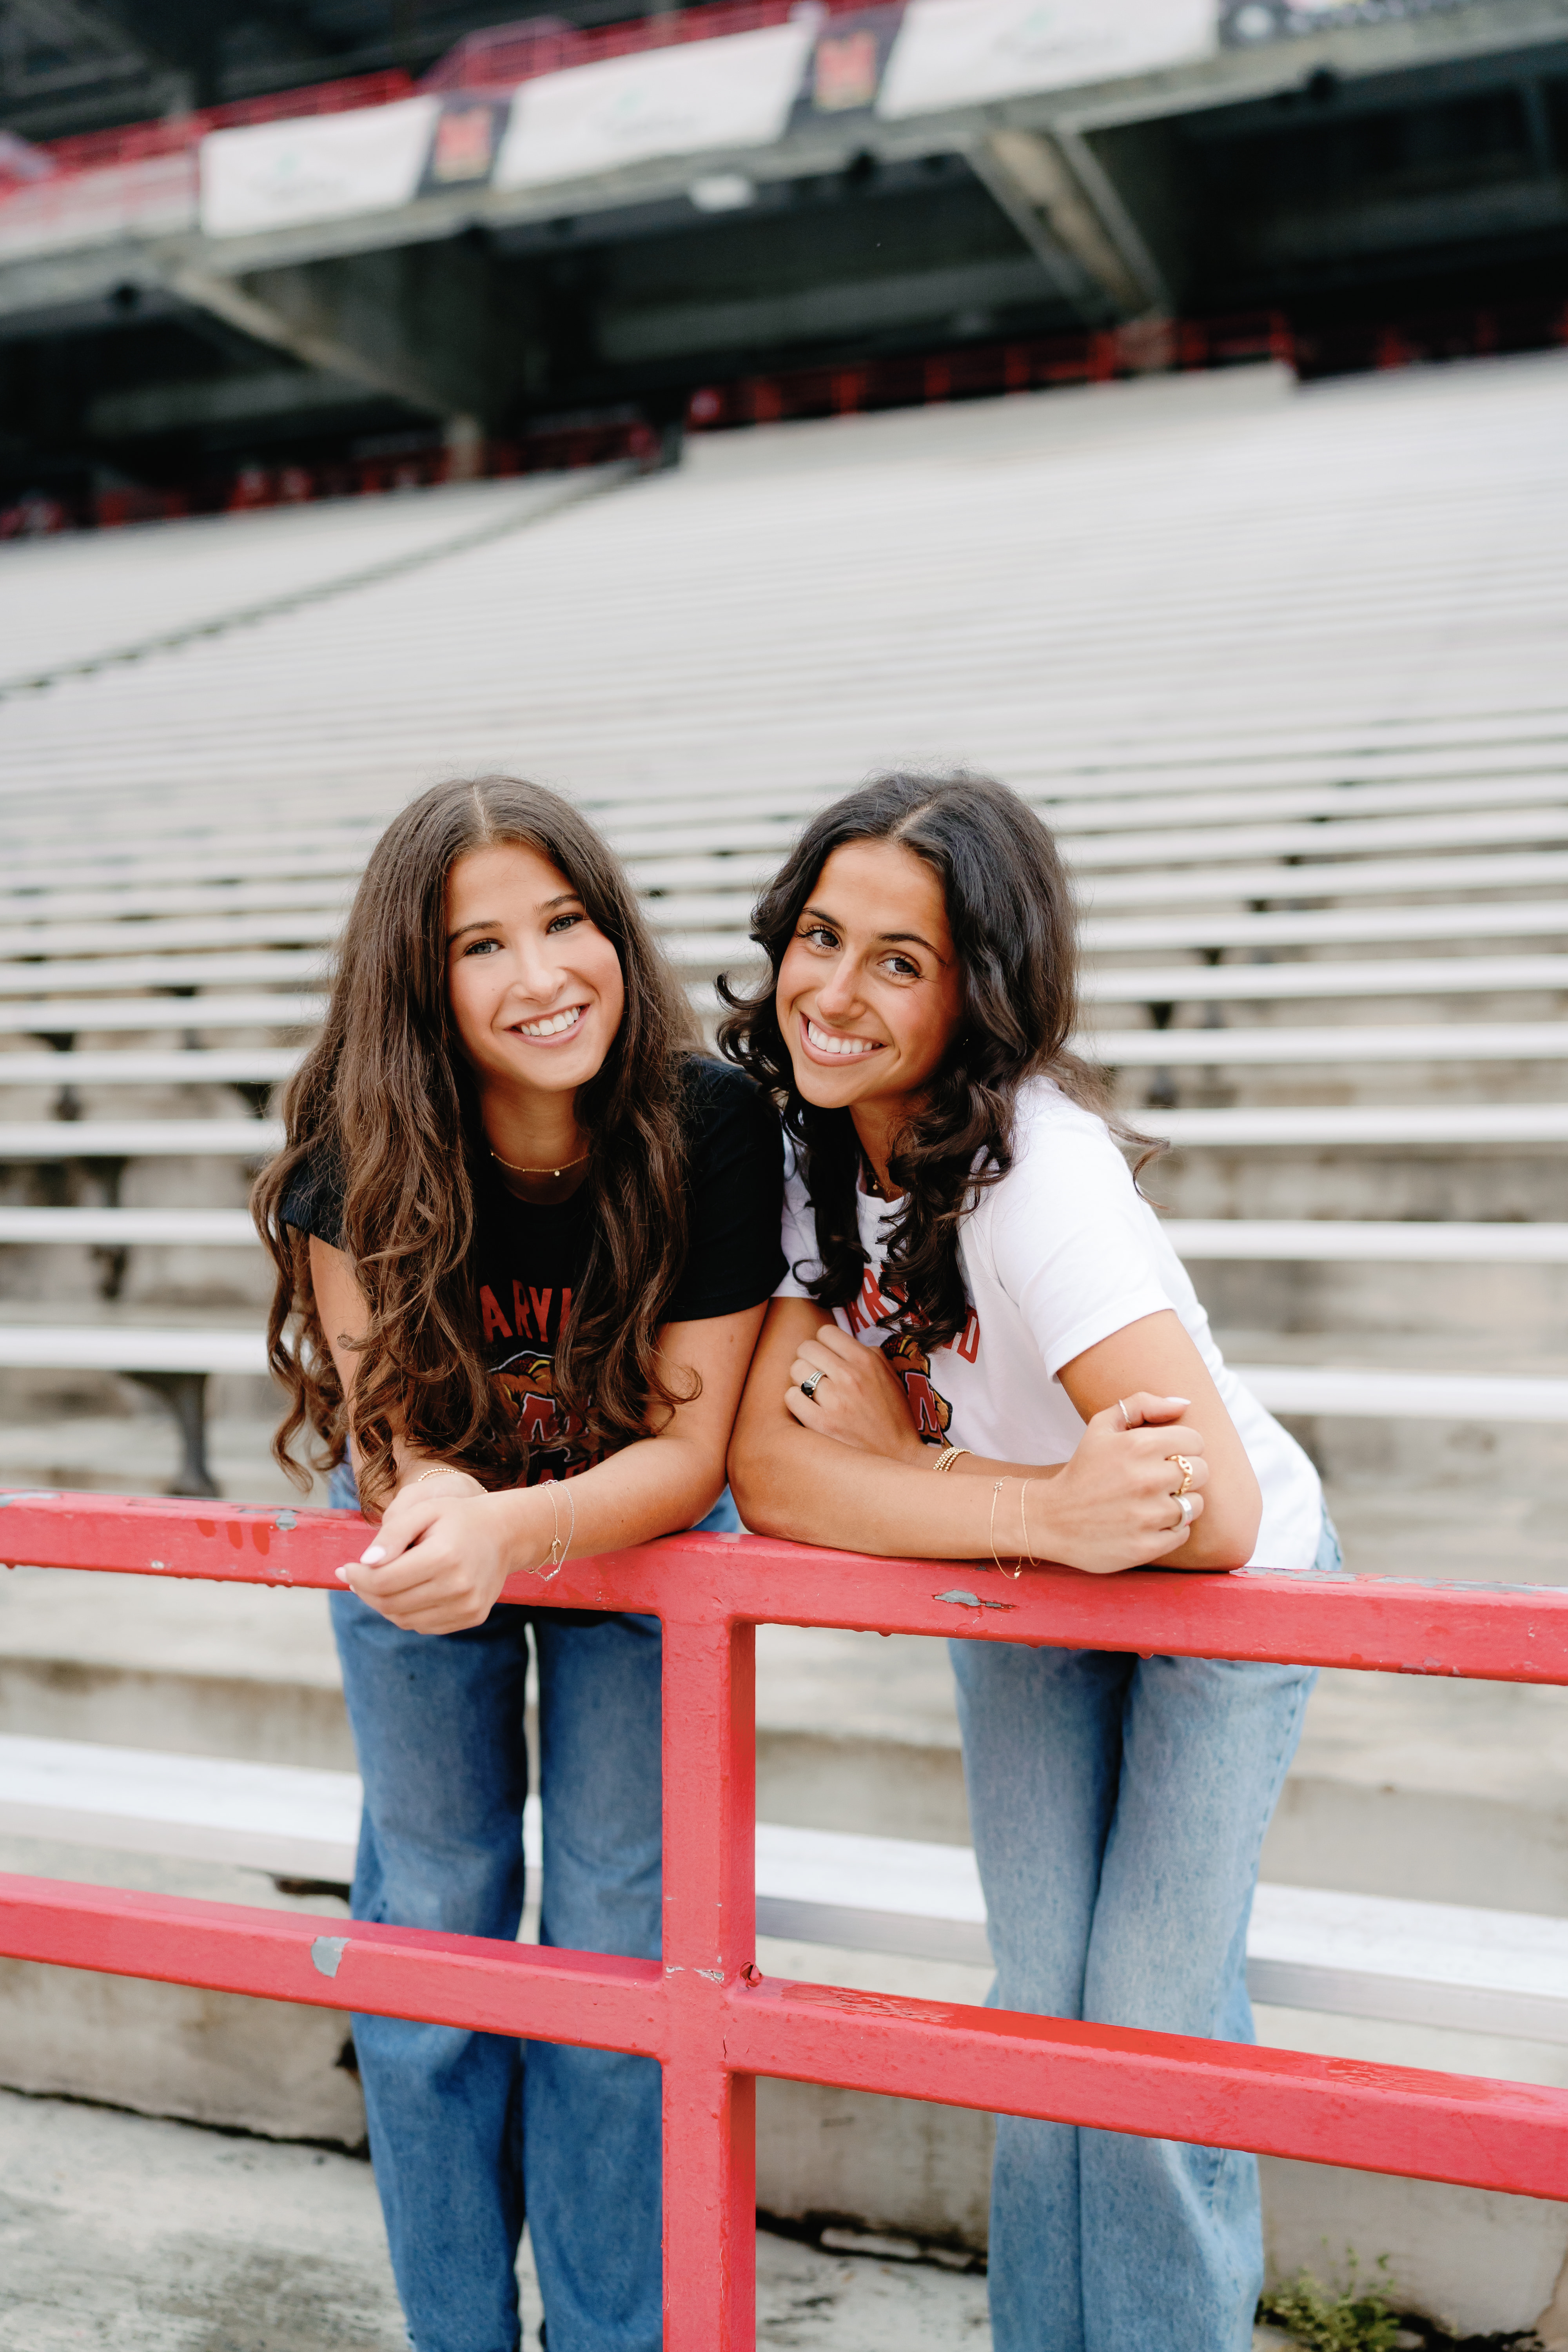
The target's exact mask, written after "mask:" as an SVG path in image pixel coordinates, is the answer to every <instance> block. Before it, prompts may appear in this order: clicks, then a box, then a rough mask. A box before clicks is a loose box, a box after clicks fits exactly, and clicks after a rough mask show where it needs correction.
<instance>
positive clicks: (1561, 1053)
mask: <svg viewBox="0 0 1568 2352" xmlns="http://www.w3.org/2000/svg"><path fill="white" fill-rule="evenodd" d="M1073 1043H1074V1045H1075V1046H1076V1047H1077V1049H1078V1051H1079V1053H1080V1054H1085V1055H1089V1058H1090V1059H1091V1060H1093V1061H1097V1062H1100V1063H1102V1064H1104V1066H1106V1067H1107V1068H1108V1069H1112V1070H1121V1069H1141V1068H1148V1067H1150V1066H1154V1065H1158V1066H1162V1067H1168V1068H1175V1067H1177V1066H1183V1067H1189V1068H1190V1067H1194V1066H1197V1067H1200V1068H1201V1067H1205V1066H1210V1065H1215V1066H1217V1065H1219V1064H1223V1063H1234V1064H1237V1065H1238V1066H1239V1065H1243V1064H1246V1065H1251V1064H1254V1063H1260V1064H1263V1065H1264V1066H1269V1067H1274V1066H1279V1065H1280V1064H1282V1063H1293V1062H1331V1063H1334V1064H1336V1065H1341V1064H1354V1063H1360V1062H1555V1061H1563V1060H1568V1021H1452V1022H1438V1021H1434V1022H1429V1023H1428V1022H1414V1021H1412V1022H1402V1023H1401V1024H1399V1025H1398V1026H1397V1027H1389V1028H1363V1027H1361V1026H1360V1024H1356V1023H1352V1022H1345V1023H1344V1024H1338V1025H1336V1026H1334V1027H1332V1028H1327V1029H1309V1028H1300V1029H1287V1028H1281V1027H1279V1026H1278V1025H1276V1024H1269V1025H1268V1027H1258V1028H1247V1029H1227V1028H1216V1029H1102V1030H1100V1031H1099V1032H1098V1034H1090V1035H1087V1036H1082V1037H1075V1038H1074V1040H1073ZM105 1058H106V1059H107V1058H108V1056H105ZM9 1075H10V1065H9V1063H8V1062H6V1061H4V1060H0V1077H5V1076H9ZM1134 1116H1136V1117H1140V1118H1141V1117H1142V1112H1136V1113H1135V1114H1134Z"/></svg>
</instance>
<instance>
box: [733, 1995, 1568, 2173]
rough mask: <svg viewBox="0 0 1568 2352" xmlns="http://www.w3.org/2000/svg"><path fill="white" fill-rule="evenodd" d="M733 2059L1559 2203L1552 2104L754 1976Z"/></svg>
mask: <svg viewBox="0 0 1568 2352" xmlns="http://www.w3.org/2000/svg"><path fill="white" fill-rule="evenodd" d="M728 2011H729V2019H730V2024H729V2029H728V2032H727V2034H726V2048H727V2051H728V2054H729V2057H730V2062H731V2064H732V2065H737V2066H749V2067H751V2068H752V2071H753V2072H754V2073H756V2074H769V2075H784V2076H786V2077H790V2078H793V2079H794V2080H795V2081H796V2082H805V2083H837V2084H843V2085H844V2086H845V2087H846V2088H847V2089H850V2090H860V2091H876V2092H880V2093H882V2094H884V2095H888V2096H891V2097H897V2098H904V2099H932V2100H937V2101H940V2102H941V2104H942V2105H944V2106H953V2107H978V2108H981V2109H984V2110H985V2111H987V2112H988V2113H991V2114H994V2115H1015V2116H1046V2117H1047V2118H1049V2119H1050V2120H1052V2121H1054V2122H1058V2123H1070V2124H1087V2125H1089V2126H1093V2127H1094V2128H1096V2129H1098V2130H1100V2131H1117V2132H1131V2133H1134V2134H1137V2135H1139V2136H1141V2137H1146V2138H1151V2139H1180V2140H1191V2141H1193V2142H1194V2143H1195V2144H1196V2145H1198V2146H1199V2147H1242V2148H1250V2149H1252V2150H1253V2151H1254V2152H1255V2153H1256V2154H1258V2155H1266V2156H1289V2157H1295V2158H1300V2159H1303V2160H1305V2161H1306V2162H1308V2163H1311V2164H1334V2165H1348V2166H1351V2167H1352V2168H1354V2169H1356V2170H1358V2171H1363V2172H1389V2173H1398V2174H1402V2175H1404V2176H1405V2177H1406V2178H1408V2179H1419V2180H1446V2181H1454V2182H1459V2183H1463V2184H1465V2185H1467V2186H1468V2187H1470V2188H1475V2189H1506V2190H1509V2191H1510V2192H1511V2193H1512V2194H1514V2195H1515V2196H1521V2197H1541V2198H1550V2199H1559V2200H1568V2092H1564V2091H1561V2090H1554V2089H1542V2088H1541V2087H1540V2086H1539V2085H1537V2084H1533V2083H1501V2082H1492V2081H1489V2080H1486V2079H1484V2078H1482V2077H1480V2076H1475V2075H1468V2074H1434V2073H1429V2072H1427V2071H1426V2069H1424V2068H1418V2067H1413V2066H1375V2065H1368V2064H1365V2063H1363V2062H1362V2061H1361V2060H1359V2059H1349V2058H1320V2057H1314V2056H1310V2055H1308V2054H1306V2053H1303V2052H1300V2051H1295V2050H1260V2049H1258V2048H1256V2047H1254V2046H1252V2045H1250V2044H1248V2043H1244V2042H1202V2041H1193V2040H1187V2039H1184V2038H1183V2037H1181V2036H1180V2035H1177V2034H1172V2033H1144V2032H1134V2031H1133V2030H1131V2028H1128V2027H1122V2026H1112V2025H1080V2024H1077V2023H1074V2022H1072V2021H1066V2020H1063V2019H1060V2018H1051V2017H1028V2016H1023V2015H1020V2014H1018V2013H1016V2012H1015V2011H1007V2010H994V2009H973V2008H967V2007H964V2006H962V2005H961V2004H959V2003H957V2002H951V2003H950V2002H943V2001H923V2000H906V1999H903V1998H900V1997H896V1996H894V1995H892V1994H887V1993H869V1992H848V1991H842V1990H839V1989H838V1988H837V1986H834V1985H816V1984H790V1983H784V1982H782V1981H781V1982H776V1983H775V1982H774V1981H773V1979H763V1980H762V1981H761V1982H760V1983H759V1984H757V1985H755V1986H751V1985H747V1984H744V1983H742V1984H740V1985H738V1986H737V1987H735V1989H734V1990H733V1991H732V1992H731V1996H730V2000H729V2002H728Z"/></svg>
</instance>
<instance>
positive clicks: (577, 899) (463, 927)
mask: <svg viewBox="0 0 1568 2352" xmlns="http://www.w3.org/2000/svg"><path fill="white" fill-rule="evenodd" d="M582 904H583V894H582V892H581V891H580V890H558V891H557V892H556V894H555V896H554V898H542V899H541V900H540V902H539V904H538V906H537V907H536V908H534V913H535V914H537V915H548V914H549V913H550V912H551V911H552V908H556V907H580V906H581V905H582ZM501 927H502V926H501V918H500V916H499V915H476V916H475V917H474V919H473V921H472V922H471V923H459V924H458V928H457V929H456V930H455V931H448V932H447V946H448V947H450V946H451V944H452V941H453V940H460V939H461V938H462V936H463V933H464V932H465V931H499V930H500V929H501Z"/></svg>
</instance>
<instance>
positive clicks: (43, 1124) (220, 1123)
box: [0, 1055, 283, 1167]
mask: <svg viewBox="0 0 1568 2352" xmlns="http://www.w3.org/2000/svg"><path fill="white" fill-rule="evenodd" d="M60 1059H61V1061H62V1063H63V1062H66V1061H67V1060H68V1056H66V1055H61V1056H60ZM282 1141H283V1127H282V1122H281V1120H279V1119H270V1118H79V1119H78V1118H26V1119H23V1118H17V1119H8V1120H5V1121H3V1122H0V1167H4V1166H5V1163H6V1161H7V1160H266V1159H268V1158H269V1157H270V1156H271V1154H272V1153H273V1152H274V1151H276V1150H279V1147H280V1146H281V1144H282Z"/></svg>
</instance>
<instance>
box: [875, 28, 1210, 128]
mask: <svg viewBox="0 0 1568 2352" xmlns="http://www.w3.org/2000/svg"><path fill="white" fill-rule="evenodd" d="M1218 17H1219V9H1218V0H910V7H909V9H908V11H907V13H906V15H905V17H904V21H903V24H902V26H901V27H900V32H899V37H898V39H897V40H896V41H895V42H894V44H893V54H892V56H891V57H890V58H889V60H888V70H887V73H886V75H885V76H884V78H883V81H882V92H881V96H880V97H879V100H878V101H877V111H878V113H879V114H883V115H903V114H934V113H937V112H939V111H941V110H942V109H944V108H947V107H952V106H982V105H984V103H985V102H986V100H989V99H994V98H1017V97H1021V96H1023V95H1025V94H1026V93H1027V92H1028V91H1030V90H1040V89H1073V88H1075V87H1077V86H1078V85H1079V84H1082V83H1086V82H1096V81H1114V80H1116V79H1118V78H1119V77H1120V76H1121V75H1123V74H1136V73H1152V72H1153V71H1155V70H1156V69H1157V68H1160V67H1162V66H1175V65H1185V64H1187V63H1188V62H1190V60H1192V59H1193V58H1205V57H1209V56H1211V55H1212V54H1213V52H1214V51H1215V49H1216V48H1217V47H1218V46H1219V24H1218Z"/></svg>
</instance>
